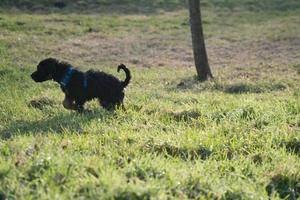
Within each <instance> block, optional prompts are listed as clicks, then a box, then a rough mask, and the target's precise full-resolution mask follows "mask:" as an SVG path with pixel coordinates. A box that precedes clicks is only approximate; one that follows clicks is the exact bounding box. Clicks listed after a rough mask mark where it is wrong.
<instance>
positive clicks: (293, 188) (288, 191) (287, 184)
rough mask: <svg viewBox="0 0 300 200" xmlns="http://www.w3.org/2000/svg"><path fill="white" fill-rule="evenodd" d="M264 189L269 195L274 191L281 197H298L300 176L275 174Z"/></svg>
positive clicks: (292, 198)
mask: <svg viewBox="0 0 300 200" xmlns="http://www.w3.org/2000/svg"><path fill="white" fill-rule="evenodd" d="M266 191H267V192H268V195H269V196H271V195H272V194H273V193H274V192H277V193H278V194H279V197H280V198H282V199H289V200H294V199H295V200H296V199H298V198H299V197H300V178H299V177H298V178H297V177H296V176H295V177H294V176H286V175H281V174H279V175H276V176H274V177H273V178H272V180H271V182H270V183H269V184H268V185H267V187H266Z"/></svg>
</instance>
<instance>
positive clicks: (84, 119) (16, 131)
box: [0, 111, 114, 139]
mask: <svg viewBox="0 0 300 200" xmlns="http://www.w3.org/2000/svg"><path fill="white" fill-rule="evenodd" d="M113 116H114V113H109V112H105V111H102V112H101V111H94V112H91V113H83V114H78V113H76V112H69V113H59V114H57V115H55V116H54V117H51V118H46V119H41V120H36V121H27V120H16V121H13V122H11V123H10V124H9V125H8V126H7V127H6V128H4V129H3V130H0V135H1V137H2V139H10V138H11V137H13V136H17V135H36V134H49V133H54V134H62V133H64V132H67V131H68V132H71V133H73V132H75V133H81V134H84V133H85V130H84V129H83V128H82V124H86V123H88V122H89V121H90V120H92V119H95V118H97V119H98V120H99V123H103V122H105V121H106V120H107V119H109V118H111V117H113Z"/></svg>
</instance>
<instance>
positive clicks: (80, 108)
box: [75, 99, 85, 113]
mask: <svg viewBox="0 0 300 200" xmlns="http://www.w3.org/2000/svg"><path fill="white" fill-rule="evenodd" d="M84 103H85V101H83V100H78V99H75V104H76V110H77V111H78V112H79V113H82V112H83V111H84Z"/></svg>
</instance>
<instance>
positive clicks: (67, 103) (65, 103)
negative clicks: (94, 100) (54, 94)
mask: <svg viewBox="0 0 300 200" xmlns="http://www.w3.org/2000/svg"><path fill="white" fill-rule="evenodd" d="M63 106H64V107H65V108H66V109H68V110H76V109H77V108H76V105H75V104H74V99H72V98H70V97H68V96H65V99H64V101H63Z"/></svg>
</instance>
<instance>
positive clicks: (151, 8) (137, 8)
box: [0, 0, 186, 14]
mask: <svg viewBox="0 0 300 200" xmlns="http://www.w3.org/2000/svg"><path fill="white" fill-rule="evenodd" d="M185 4H186V2H185V1H184V0H153V1H148V0H73V1H72V0H35V1H33V0H26V1H25V0H19V1H11V0H2V1H1V2H0V8H1V9H3V10H5V9H7V10H9V9H12V8H17V9H18V10H20V11H23V12H28V13H49V12H51V13H53V12H54V13H91V14H92V13H94V14H108V13H109V14H110V13H114V14H151V13H157V12H159V11H162V10H163V11H173V10H177V9H180V8H181V9H182V8H183V7H184V6H185Z"/></svg>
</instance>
